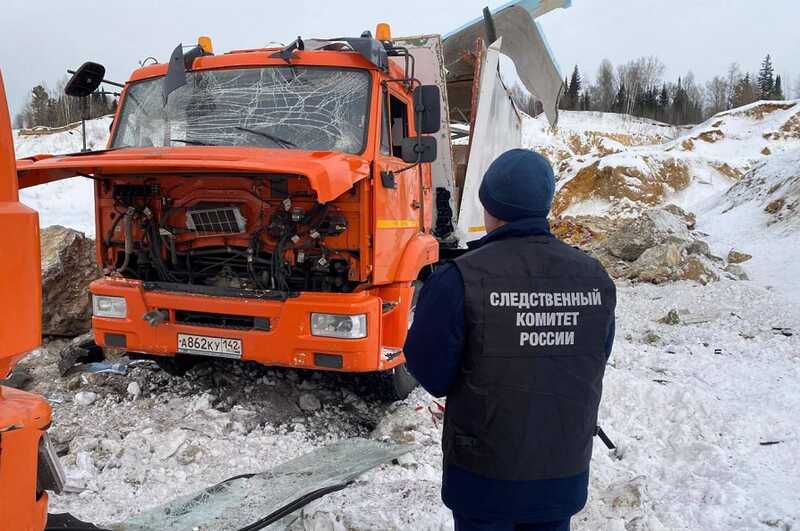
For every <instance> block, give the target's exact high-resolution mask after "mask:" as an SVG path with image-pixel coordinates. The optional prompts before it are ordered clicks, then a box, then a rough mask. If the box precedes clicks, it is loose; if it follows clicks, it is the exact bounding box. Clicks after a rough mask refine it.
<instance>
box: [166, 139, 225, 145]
mask: <svg viewBox="0 0 800 531" xmlns="http://www.w3.org/2000/svg"><path fill="white" fill-rule="evenodd" d="M169 141H170V143H171V142H180V143H181V144H189V145H191V146H216V145H217V144H209V143H208V142H202V141H200V140H185V139H181V138H170V139H169Z"/></svg>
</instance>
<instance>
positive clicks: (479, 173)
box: [457, 39, 522, 247]
mask: <svg viewBox="0 0 800 531" xmlns="http://www.w3.org/2000/svg"><path fill="white" fill-rule="evenodd" d="M502 40H503V39H497V41H496V42H494V43H493V44H492V45H491V46H489V48H488V49H487V51H486V54H485V58H486V62H485V63H484V64H483V66H482V68H481V79H480V93H479V96H478V104H477V105H478V112H477V114H476V117H475V127H474V130H473V132H472V145H473V146H474V147H473V149H471V150H470V152H469V161H468V163H467V175H466V178H465V179H464V191H463V193H462V196H461V209H460V212H459V216H458V228H457V232H458V240H459V244H460V246H462V247H464V246H466V242H468V241H470V240H475V239H477V238H480V237H482V236H483V235H484V234H486V228H485V227H484V222H483V206H482V205H481V202H480V199H479V198H478V189H479V187H480V184H481V180H482V179H483V174H484V173H485V172H486V169H487V168H488V167H489V165H490V164H491V163H492V162H493V161H494V159H495V158H497V157H498V156H499V155H500V154H501V153H503V152H505V151H507V150H509V149H513V148H518V147H520V146H521V145H522V117H521V116H520V114H519V112H518V111H517V109H516V107H515V105H514V102H513V100H512V98H511V94H510V93H509V91H508V89H507V88H506V86H505V85H503V80H502V79H501V78H500V72H499V69H498V65H499V60H500V50H501V48H502V42H501V41H502Z"/></svg>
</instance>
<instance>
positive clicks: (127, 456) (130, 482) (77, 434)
mask: <svg viewBox="0 0 800 531" xmlns="http://www.w3.org/2000/svg"><path fill="white" fill-rule="evenodd" d="M793 271H794V272H795V273H797V268H795V269H794V270H793ZM775 308H781V311H780V312H775ZM673 309H675V310H679V311H682V312H683V313H681V315H682V319H683V320H684V321H685V322H694V323H695V324H678V325H668V324H663V323H660V322H658V321H659V319H660V318H662V317H663V316H664V315H666V314H667V312H668V311H670V310H673ZM617 319H618V321H617V326H618V329H617V330H618V332H617V342H616V345H615V348H614V353H613V354H612V357H611V361H610V365H609V367H608V369H607V372H606V378H605V385H604V387H605V389H604V396H603V402H602V405H601V411H600V422H601V424H602V425H603V427H604V429H605V431H606V432H607V433H608V434H609V436H610V437H611V438H612V440H613V441H614V442H615V443H616V444H617V446H618V448H619V449H618V450H617V451H616V452H609V451H608V450H607V449H606V448H605V447H604V446H603V445H602V444H601V443H600V442H599V441H596V442H595V448H594V457H593V461H592V476H591V477H592V479H591V484H590V492H589V501H588V504H587V506H586V509H585V510H584V511H583V512H581V513H580V514H578V515H577V516H576V518H575V523H574V524H573V528H574V529H585V530H592V531H595V530H596V531H627V530H638V531H664V530H666V529H691V530H695V529H698V530H699V529H714V530H752V529H769V528H770V527H775V528H777V529H789V528H794V526H797V525H798V524H800V511H798V508H800V494H798V492H800V489H798V486H799V485H798V479H797V474H796V466H795V464H796V463H795V462H796V456H797V455H798V453H799V452H800V425H798V423H797V422H796V418H797V411H798V410H800V393H798V392H797V391H796V388H795V387H796V386H795V385H794V384H795V383H796V382H797V381H798V379H800V335H797V334H795V335H792V336H787V335H784V333H783V332H781V331H776V330H774V328H776V327H777V328H781V329H782V330H785V329H794V330H799V329H800V307H798V306H797V305H796V304H793V303H786V302H785V301H784V300H783V299H782V298H781V297H780V295H779V294H777V293H775V292H773V291H771V290H767V289H764V288H761V287H759V286H756V285H753V284H751V283H747V282H727V281H723V282H719V283H716V284H711V285H708V286H703V287H700V286H698V285H696V284H693V283H689V282H680V283H676V284H670V285H664V286H652V285H647V284H641V285H637V286H635V287H630V286H624V285H623V286H621V287H620V290H619V303H618V312H617ZM45 354H46V353H44V352H39V353H38V354H36V355H34V359H29V360H26V361H25V363H27V364H34V365H35V370H37V371H42V370H44V369H43V368H44V367H46V364H44V363H42V361H43V359H42V356H44V355H45ZM37 356H38V357H37ZM298 375H300V377H299V378H298ZM40 376H41V377H37V378H36V379H37V381H41V382H42V383H41V384H40V385H41V387H40V388H38V390H39V391H40V392H43V393H44V394H45V395H46V396H47V397H48V398H49V399H51V400H52V401H53V402H54V409H55V422H54V434H53V436H54V439H55V441H56V444H57V446H58V447H59V448H64V447H65V448H67V452H66V455H65V456H64V457H63V458H62V460H63V462H64V464H65V466H66V469H67V473H68V476H69V484H70V485H71V488H73V489H74V490H73V491H72V492H70V493H68V494H65V495H62V496H52V497H51V511H56V512H59V511H67V510H68V511H72V512H74V513H75V514H76V515H77V516H79V517H82V518H84V519H89V520H92V521H94V522H97V523H98V524H108V523H111V522H114V521H119V520H121V519H124V518H126V517H129V516H130V515H133V514H135V513H137V512H139V511H142V510H145V509H147V508H149V507H153V506H154V505H158V504H160V503H163V502H164V501H166V500H169V499H171V498H173V497H175V496H177V495H179V494H183V493H188V492H192V491H195V490H197V489H199V488H202V487H203V486H208V485H211V484H214V483H216V482H218V481H220V480H222V479H225V478H227V477H230V476H233V475H236V474H240V473H246V472H255V471H261V470H265V469H267V468H270V467H272V466H274V465H276V464H278V463H281V462H284V461H287V460H289V459H291V458H294V457H296V456H298V455H300V454H302V453H305V452H307V451H309V450H311V449H314V448H319V447H320V446H322V445H325V444H328V443H330V442H332V441H336V440H341V439H346V438H350V437H356V436H365V435H367V436H371V437H372V438H375V439H378V440H391V441H395V442H403V443H414V444H417V445H418V449H417V450H416V451H415V452H414V453H413V454H412V455H411V456H410V457H409V458H403V459H401V460H399V462H398V463H397V464H389V465H383V466H381V467H379V468H377V469H375V470H372V471H370V472H368V473H366V474H365V475H364V476H362V477H361V478H359V479H358V480H357V481H356V482H355V483H354V484H352V485H351V486H349V487H348V488H347V489H345V490H343V491H340V492H336V493H333V494H330V495H328V496H325V497H324V498H321V499H320V500H318V501H316V502H313V503H312V504H310V505H308V506H307V507H306V508H305V509H303V510H302V512H301V513H300V514H299V515H297V516H298V519H297V520H296V521H295V522H294V523H293V524H291V527H290V528H291V529H293V530H295V531H297V530H317V531H325V530H331V529H349V530H353V531H362V530H363V531H366V530H372V529H387V530H390V529H415V530H417V529H419V530H440V529H452V521H451V516H450V513H449V511H448V510H447V509H446V508H445V507H443V506H442V505H441V501H440V499H439V489H440V486H441V477H440V476H441V448H440V445H439V444H440V437H441V426H442V424H441V422H442V419H441V410H440V408H439V406H438V405H437V403H442V404H443V401H441V400H434V399H433V398H431V397H430V396H428V395H427V394H426V393H425V392H424V391H422V390H417V391H415V392H414V393H413V394H412V395H411V396H410V397H409V398H408V399H407V400H405V401H402V402H398V403H396V404H393V405H390V406H386V405H384V404H381V403H379V402H375V401H372V400H370V399H361V398H357V397H355V396H354V395H353V392H352V390H351V389H353V384H352V381H351V382H350V383H348V381H347V380H345V379H340V378H338V377H337V376H333V375H323V376H321V377H314V376H313V375H311V374H309V373H303V372H299V371H285V370H270V369H265V368H258V367H255V366H253V365H252V364H247V365H244V364H228V363H223V362H215V363H213V364H210V365H209V366H207V367H206V368H200V369H198V370H197V371H194V372H193V373H192V374H191V375H190V379H189V381H185V380H182V379H176V378H172V377H168V376H167V375H165V374H163V373H160V372H153V370H152V369H149V368H138V369H135V370H134V371H133V372H132V373H130V374H129V375H128V376H127V377H125V376H117V375H109V376H105V375H83V376H80V375H79V376H74V377H72V379H69V378H67V379H59V378H57V377H56V378H52V379H45V378H43V376H44V375H43V374H42V375H40ZM98 376H103V378H102V379H100V378H97V377H98ZM90 377H91V378H90ZM131 381H136V382H139V383H138V384H137V385H139V393H134V394H132V393H130V392H128V391H127V389H128V388H129V386H130V385H129V383H130V382H131ZM81 392H93V393H95V394H96V395H97V398H96V399H95V400H94V401H93V402H92V403H90V404H89V405H81V404H80V400H77V399H76V396H77V394H78V393H81ZM306 392H313V393H315V394H316V395H317V396H318V397H320V399H321V400H322V402H323V407H322V409H320V410H317V411H314V412H303V411H301V410H300V409H299V408H297V407H296V406H295V405H293V404H296V399H297V397H298V396H299V395H301V394H302V393H306ZM287 400H288V402H287ZM275 411H279V412H280V411H283V413H281V415H280V416H279V417H276V416H275V413H274V412H275ZM365 427H366V430H367V431H365ZM76 490H77V491H79V492H76ZM768 522H771V523H768ZM775 523H777V524H776V525H773V524H775ZM782 526H783V527H782Z"/></svg>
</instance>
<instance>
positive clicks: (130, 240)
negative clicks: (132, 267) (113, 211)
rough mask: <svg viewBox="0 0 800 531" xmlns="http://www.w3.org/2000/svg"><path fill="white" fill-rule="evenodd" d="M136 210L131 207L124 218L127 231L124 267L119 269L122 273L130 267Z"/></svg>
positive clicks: (124, 227) (124, 228) (124, 229)
mask: <svg viewBox="0 0 800 531" xmlns="http://www.w3.org/2000/svg"><path fill="white" fill-rule="evenodd" d="M135 212H136V210H135V209H134V208H133V207H129V208H128V211H127V212H125V216H124V219H123V220H122V230H123V231H124V232H125V260H123V261H122V267H120V268H119V270H118V271H119V272H120V273H122V272H123V271H125V270H126V269H128V265H129V264H130V261H131V255H132V254H133V214H134V213H135Z"/></svg>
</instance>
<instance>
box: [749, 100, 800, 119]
mask: <svg viewBox="0 0 800 531" xmlns="http://www.w3.org/2000/svg"><path fill="white" fill-rule="evenodd" d="M795 105H796V104H794V103H762V104H761V105H756V106H755V107H753V108H751V109H747V110H746V111H744V114H745V115H747V116H750V117H751V118H755V119H757V120H761V119H762V118H764V116H766V115H767V114H770V113H773V112H775V111H788V110H789V109H791V108H792V107H794V106H795Z"/></svg>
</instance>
